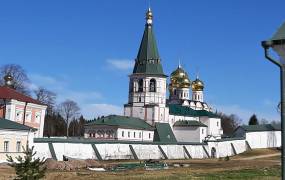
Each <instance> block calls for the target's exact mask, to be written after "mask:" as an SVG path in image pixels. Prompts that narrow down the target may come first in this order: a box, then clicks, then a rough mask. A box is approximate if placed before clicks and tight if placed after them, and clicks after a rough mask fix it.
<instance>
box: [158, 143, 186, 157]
mask: <svg viewBox="0 0 285 180" xmlns="http://www.w3.org/2000/svg"><path fill="white" fill-rule="evenodd" d="M160 147H161V148H162V149H163V151H164V153H165V154H166V156H167V157H168V159H187V158H188V157H187V154H186V152H185V151H184V149H183V146H181V145H160Z"/></svg>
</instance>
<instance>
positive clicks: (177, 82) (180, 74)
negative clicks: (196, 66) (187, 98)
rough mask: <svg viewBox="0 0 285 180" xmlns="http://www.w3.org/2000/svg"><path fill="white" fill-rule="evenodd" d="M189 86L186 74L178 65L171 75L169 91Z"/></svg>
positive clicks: (189, 82)
mask: <svg viewBox="0 0 285 180" xmlns="http://www.w3.org/2000/svg"><path fill="white" fill-rule="evenodd" d="M190 86H191V81H190V79H189V77H188V74H187V73H186V72H185V71H184V69H183V68H182V67H181V66H180V65H179V66H178V68H177V69H176V70H175V71H173V72H172V73H171V76H170V85H169V87H170V89H171V88H174V87H176V88H189V87H190Z"/></svg>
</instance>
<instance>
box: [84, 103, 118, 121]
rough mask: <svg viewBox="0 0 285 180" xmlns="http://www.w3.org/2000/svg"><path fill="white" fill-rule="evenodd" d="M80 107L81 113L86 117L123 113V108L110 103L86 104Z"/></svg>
mask: <svg viewBox="0 0 285 180" xmlns="http://www.w3.org/2000/svg"><path fill="white" fill-rule="evenodd" d="M82 108H83V109H82V114H83V115H84V116H85V118H87V119H93V118H95V117H96V118H97V117H98V116H106V115H110V114H117V115H122V114H123V108H122V107H121V106H117V105H112V104H86V105H84V106H83V107H82Z"/></svg>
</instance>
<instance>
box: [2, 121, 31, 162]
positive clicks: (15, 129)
mask: <svg viewBox="0 0 285 180" xmlns="http://www.w3.org/2000/svg"><path fill="white" fill-rule="evenodd" d="M35 130H36V129H34V128H31V127H29V126H25V125H23V124H19V123H16V122H14V121H10V120H7V119H3V118H0V163H1V162H6V159H7V157H6V155H9V156H12V157H16V156H19V155H23V153H22V151H23V149H22V147H25V148H26V145H27V144H28V142H32V141H33V137H34V136H35Z"/></svg>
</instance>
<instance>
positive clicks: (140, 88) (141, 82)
mask: <svg viewBox="0 0 285 180" xmlns="http://www.w3.org/2000/svg"><path fill="white" fill-rule="evenodd" d="M138 92H143V79H140V80H139V90H138Z"/></svg>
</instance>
